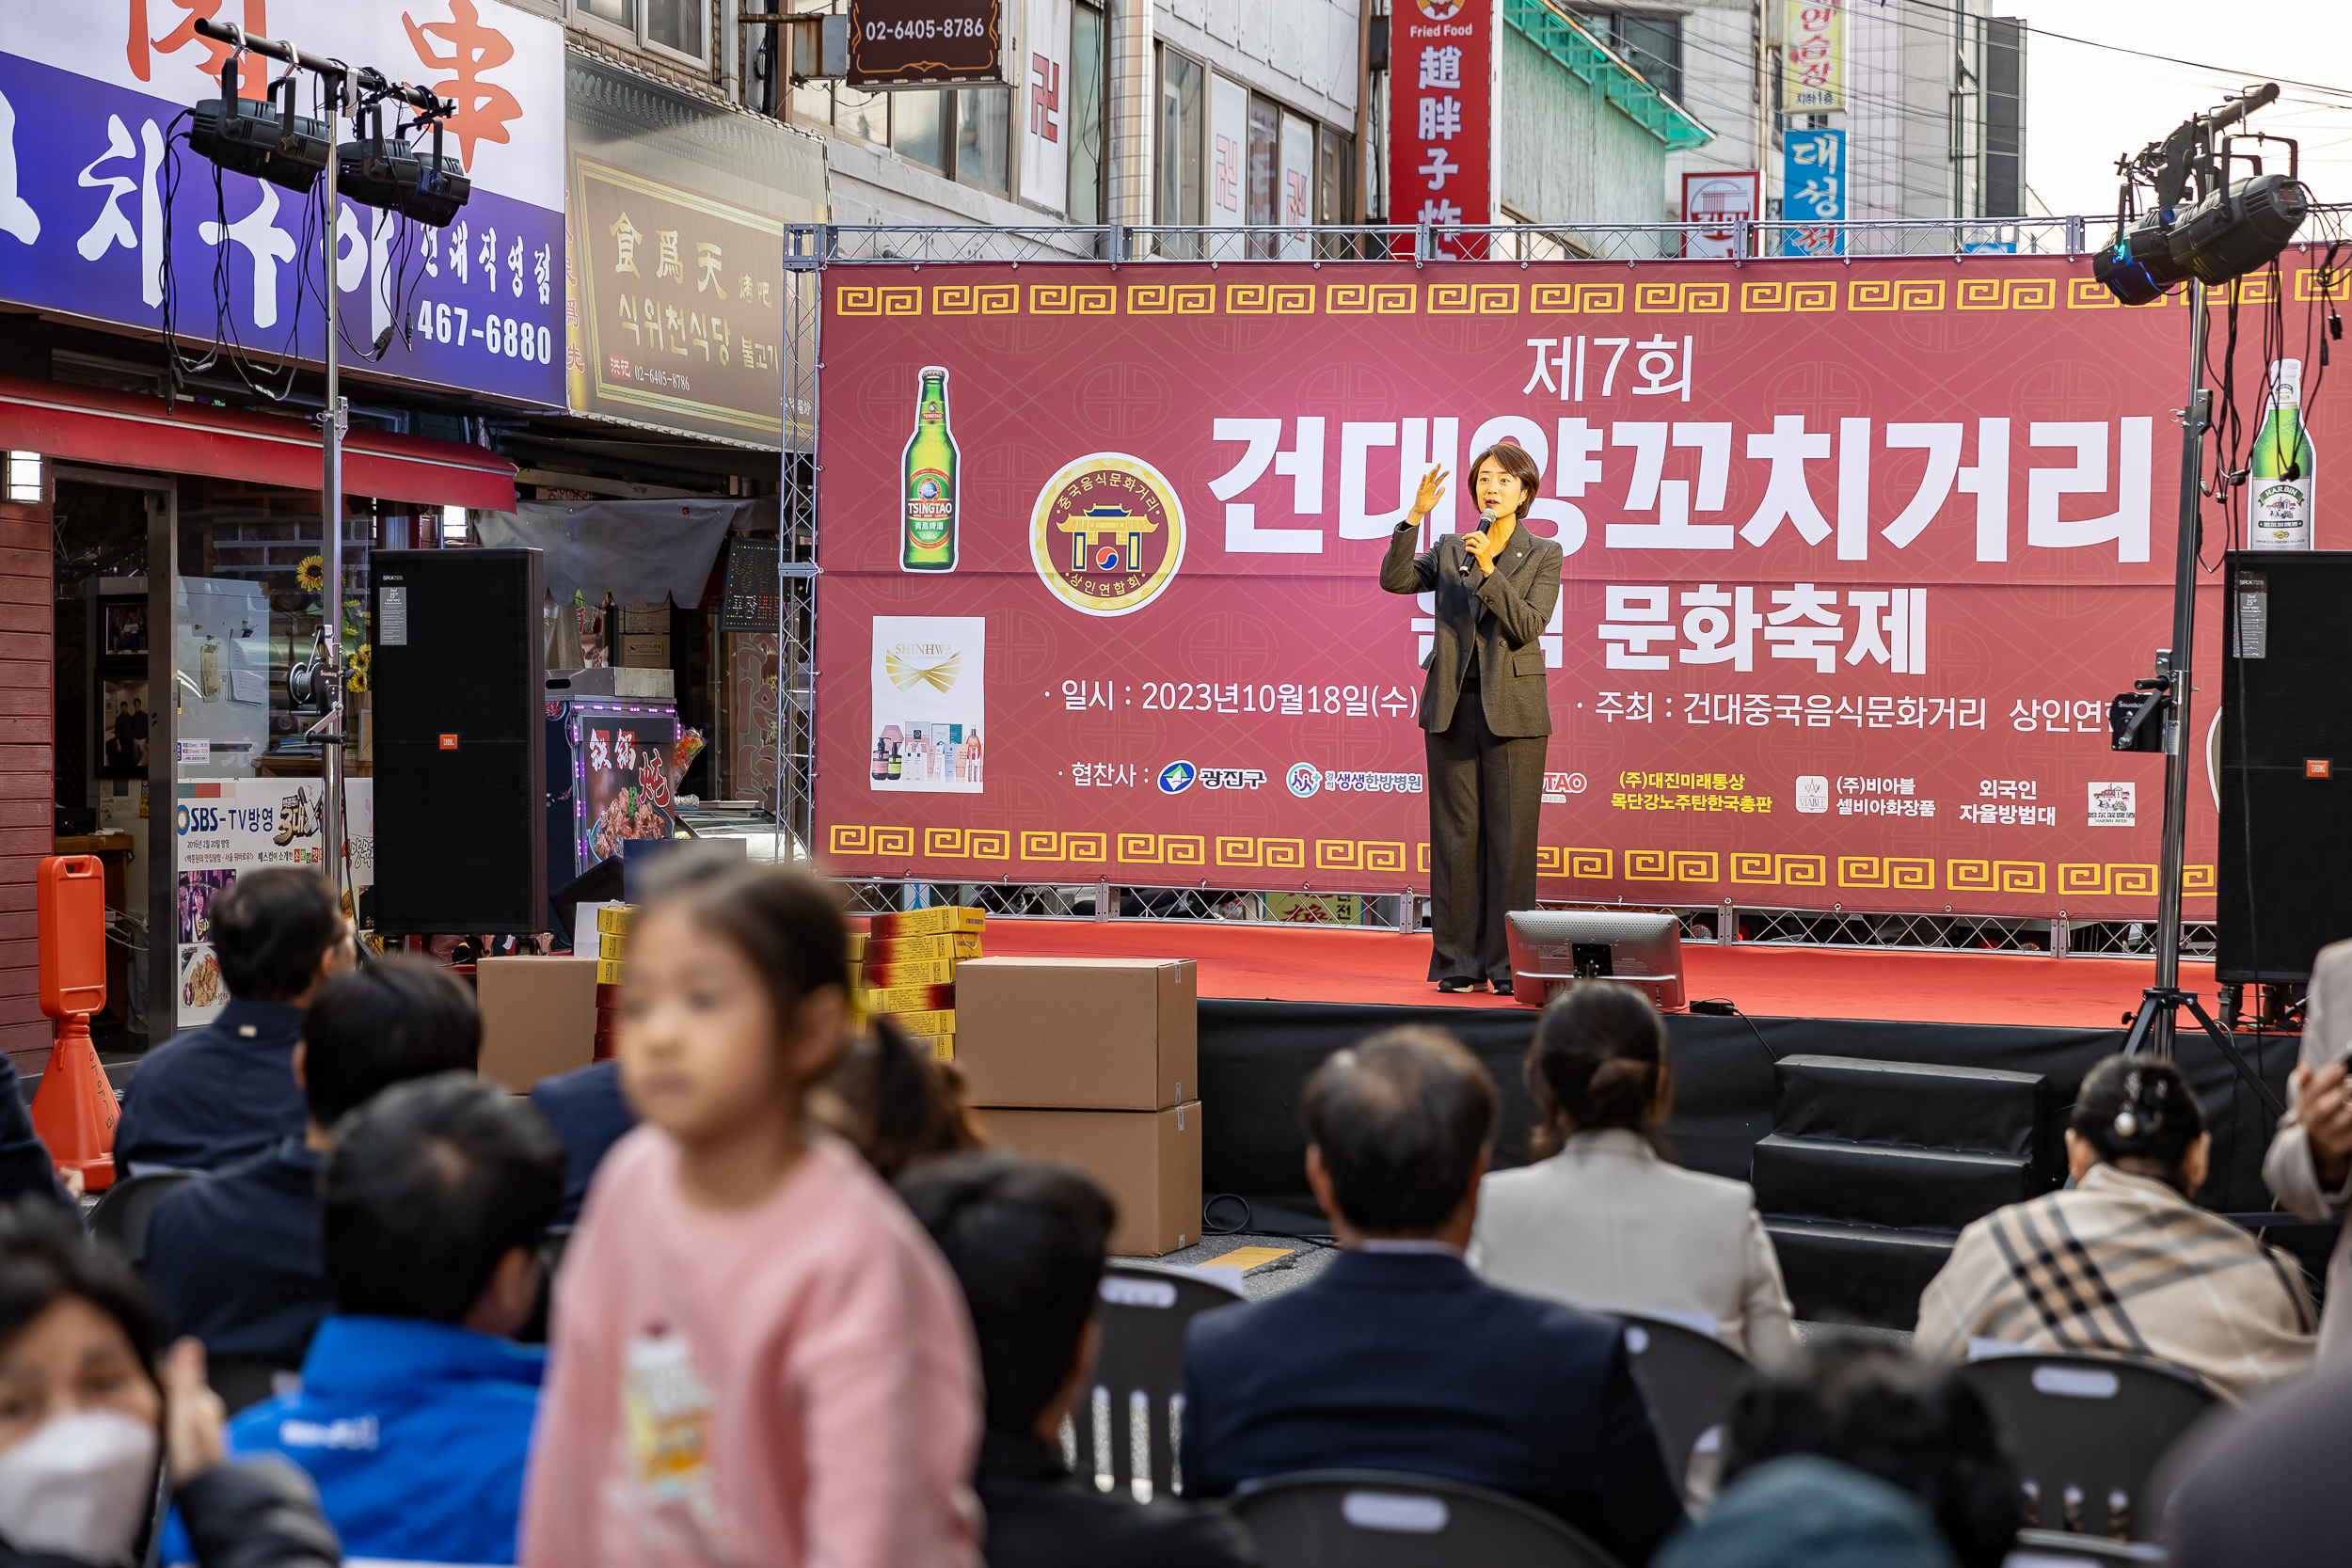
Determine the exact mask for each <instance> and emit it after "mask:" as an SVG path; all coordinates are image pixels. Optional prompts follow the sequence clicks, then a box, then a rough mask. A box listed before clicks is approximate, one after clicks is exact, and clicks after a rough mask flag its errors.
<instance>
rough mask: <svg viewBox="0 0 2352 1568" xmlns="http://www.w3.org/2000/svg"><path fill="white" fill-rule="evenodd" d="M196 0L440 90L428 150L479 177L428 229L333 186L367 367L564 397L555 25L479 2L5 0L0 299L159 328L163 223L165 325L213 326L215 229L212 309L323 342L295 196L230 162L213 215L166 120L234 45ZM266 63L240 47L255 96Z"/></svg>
mask: <svg viewBox="0 0 2352 1568" xmlns="http://www.w3.org/2000/svg"><path fill="white" fill-rule="evenodd" d="M192 10H193V11H197V12H199V14H205V15H215V16H216V19H217V20H219V21H223V22H229V21H237V22H240V23H241V24H243V25H245V26H246V27H248V28H250V29H252V30H253V31H255V32H257V33H264V32H265V33H266V35H267V36H269V37H286V38H293V39H297V40H300V41H301V44H302V47H303V48H305V49H307V50H310V51H312V52H314V53H317V54H321V55H331V56H333V57H336V58H340V59H343V60H348V61H351V62H353V63H354V64H367V65H373V66H375V67H377V68H378V69H380V70H381V71H383V72H384V73H385V74H386V75H387V76H389V77H391V78H392V79H393V80H395V81H411V82H417V83H420V84H421V85H423V86H425V87H431V88H432V89H433V90H434V91H435V92H437V93H439V94H440V95H442V96H443V97H445V98H449V99H452V100H453V101H455V103H456V104H457V113H456V115H455V117H454V118H453V119H452V120H451V122H450V126H449V131H448V133H447V143H446V150H448V151H449V152H451V153H453V154H454V155H455V156H457V157H458V158H460V159H462V160H463V161H464V163H465V165H466V170H467V173H468V174H469V177H470V178H471V179H472V182H473V195H472V198H471V199H470V200H469V201H468V203H467V204H466V206H465V208H464V209H463V210H462V211H461V212H460V213H459V214H458V215H457V218H456V221H454V222H453V223H452V224H451V225H450V226H449V227H448V228H447V229H436V228H433V227H431V226H430V225H426V224H420V223H415V222H413V221H411V220H409V219H407V218H404V217H402V216H401V215H400V214H397V213H388V212H384V211H381V210H379V209H376V208H373V207H366V206H362V205H360V204H359V203H358V202H355V201H352V200H350V199H349V198H342V199H341V200H339V201H338V203H337V211H336V214H335V222H334V252H335V264H334V274H335V285H336V288H337V289H338V290H339V291H340V293H341V295H342V299H341V309H342V312H343V323H344V330H345V332H346V333H348V334H349V336H350V337H351V339H352V340H353V341H357V342H373V341H374V340H375V339H377V338H379V337H383V336H384V335H386V334H387V333H389V346H388V347H387V349H386V351H385V354H384V357H383V359H382V361H381V363H380V365H379V366H378V367H377V369H378V370H380V372H382V373H384V374H387V375H391V376H398V377H401V378H404V379H406V380H411V381H419V382H425V383H430V384H433V385H437V386H444V387H454V388H464V389H467V390H471V391H478V392H485V393H488V394H490V395H492V396H495V397H502V398H509V399H512V400H514V401H516V402H519V403H527V404H540V405H544V406H549V407H560V406H561V405H562V404H563V402H564V370H563V350H564V297H563V289H562V281H563V280H562V273H563V269H564V30H563V27H562V25H561V24H558V23H555V22H552V21H549V20H547V19H545V18H542V17H537V16H533V15H532V14H530V13H529V12H527V11H522V10H517V9H516V8H513V7H510V6H504V5H499V4H496V3H494V0H408V3H405V4H401V5H352V4H348V3H346V0H274V3H272V4H271V5H269V6H268V8H267V12H266V17H264V14H263V6H262V0H243V3H242V5H238V4H235V3H233V0H217V3H215V4H213V5H207V6H202V7H196V6H190V5H179V6H170V7H165V6H154V7H151V6H150V5H148V4H147V3H146V0H87V3H83V4H74V5H44V4H38V3H36V0H7V3H6V4H5V5H0V192H7V193H9V194H8V197H7V198H0V297H5V298H7V299H8V300H9V301H10V302H12V303H14V304H19V305H28V306H32V307H34V308H35V309H43V310H56V311H59V312H62V313H65V314H69V315H77V316H84V317H87V318H90V319H93V320H97V321H104V322H112V323H116V324H119V325H125V326H131V327H136V328H139V329H142V330H148V331H155V330H160V329H161V328H162V327H163V325H165V324H164V294H165V290H164V275H165V242H166V236H167V234H168V237H169V242H170V256H169V261H170V266H171V269H172V271H173V273H174V275H175V276H176V277H179V278H181V279H182V280H183V283H182V286H181V287H180V288H179V289H178V291H177V300H178V307H177V308H178V312H179V314H178V316H177V319H176V320H175V321H174V322H173V324H172V325H174V327H175V328H176V329H177V331H178V332H179V333H180V334H181V335H182V336H183V337H185V338H189V339H192V340H196V341H208V340H210V339H211V337H212V336H213V333H214V331H215V301H214V299H213V288H212V279H213V277H214V276H215V252H216V250H217V249H218V248H219V247H223V246H225V247H227V248H228V249H229V250H230V253H231V256H230V264H229V265H228V266H227V267H226V268H225V269H224V270H223V276H225V277H227V279H228V284H229V295H230V297H229V299H228V301H227V302H226V305H225V306H224V307H223V309H224V310H225V312H226V314H227V316H228V317H229V319H230V325H232V326H233V327H234V329H235V331H236V333H237V334H238V336H239V337H240V338H241V339H242V341H244V343H245V344H246V347H247V349H248V350H249V351H250V352H253V353H255V354H259V355H262V356H277V355H279V354H281V353H292V354H294V355H295V356H299V357H301V358H305V359H310V360H316V359H317V358H319V357H320V356H321V355H322V354H323V353H324V351H325V348H326V312H325V311H324V310H323V309H320V308H319V306H318V303H317V294H318V291H319V289H320V288H321V286H322V278H321V276H320V275H321V273H322V272H323V271H324V268H323V267H322V265H321V262H320V259H319V252H320V249H321V245H320V244H319V242H318V239H317V237H316V235H317V230H318V229H319V228H320V224H319V221H318V219H317V217H316V216H315V215H314V213H313V211H312V209H311V207H310V206H309V205H306V203H305V202H304V200H303V198H299V197H296V196H294V195H292V194H291V193H289V192H286V191H283V190H280V189H279V188H278V186H276V185H273V184H269V183H267V182H261V181H255V180H251V179H248V178H246V177H245V176H243V175H235V174H231V175H226V176H224V177H223V179H222V182H221V201H222V205H223V206H225V210H226V214H227V218H228V221H227V224H226V226H225V227H224V226H223V225H222V224H221V222H220V221H219V218H220V214H219V213H217V212H216V211H215V200H214V196H213V181H212V179H211V177H210V168H209V166H207V165H206V164H205V162H204V160H203V159H202V158H200V157H199V156H198V155H197V154H196V153H194V152H192V151H190V150H188V149H187V147H186V146H185V145H184V143H183V142H181V141H180V140H179V138H178V137H176V136H175V135H173V123H174V121H175V120H177V119H179V118H180V116H181V115H182V113H183V111H184V110H186V109H187V108H188V107H189V106H190V105H191V104H193V103H197V102H198V101H199V100H200V99H203V98H207V97H212V98H217V97H218V96H219V94H220V79H219V71H220V62H221V60H222V59H223V58H224V57H225V56H226V55H227V53H228V50H227V47H226V46H225V45H222V44H217V43H213V42H211V41H209V40H203V39H199V38H198V37H197V36H196V34H195V32H194V31H193V29H192V28H191V26H190V24H189V22H188V18H187V14H186V13H188V12H190V11H192ZM239 12H242V15H239V14H238V13H239ZM264 22H266V24H267V25H266V27H264ZM265 80H266V78H265V76H264V74H263V73H262V71H260V70H258V69H253V68H252V67H251V66H250V65H248V68H247V69H246V72H245V76H244V87H245V90H246V92H247V93H248V94H251V95H256V96H258V95H259V93H260V92H261V90H262V87H263V85H264V82H265ZM316 91H317V87H316V84H315V83H314V82H313V81H312V80H311V79H310V77H308V76H301V77H298V78H297V84H296V92H297V96H298V98H299V100H300V103H299V107H300V109H301V110H302V112H303V113H305V114H311V113H316V112H318V105H317V104H316V103H313V97H314V95H315V94H316ZM350 134H351V133H350V131H349V129H348V127H346V128H345V129H344V130H343V132H342V135H350ZM175 161H176V163H177V165H178V167H179V169H180V171H181V178H180V180H179V182H178V183H177V185H176V187H175V186H174V184H173V182H172V179H171V170H172V166H173V164H174V162H175ZM175 188H176V190H177V194H178V200H177V201H176V202H174V203H173V204H172V207H171V212H170V214H169V221H168V223H167V220H166V213H165V203H166V200H167V195H168V194H169V193H170V192H171V191H173V190H174V189H175ZM306 267H307V268H308V269H309V271H308V274H307V276H306V274H305V271H304V269H305V268H306ZM411 291H413V294H412V293H411Z"/></svg>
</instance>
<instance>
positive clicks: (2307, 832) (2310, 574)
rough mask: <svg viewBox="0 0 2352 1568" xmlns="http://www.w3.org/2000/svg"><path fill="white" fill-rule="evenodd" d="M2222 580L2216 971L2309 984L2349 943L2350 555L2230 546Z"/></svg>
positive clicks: (2229, 978)
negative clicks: (2335, 946) (2324, 961)
mask: <svg viewBox="0 0 2352 1568" xmlns="http://www.w3.org/2000/svg"><path fill="white" fill-rule="evenodd" d="M2223 582H2224V599H2225V609H2224V613H2223V616H2222V626H2221V689H2220V690H2219V691H2218V692H2215V693H2213V694H2212V695H2213V696H2214V697H2217V698H2218V699H2219V701H2220V704H2221V734H2220V755H2219V757H2218V758H2217V765H2218V770H2219V773H2220V777H2221V842H2220V856H2219V862H2218V866H2217V871H2218V875H2219V877H2220V883H2221V885H2220V887H2219V888H2218V889H2217V892H2218V894H2219V899H2218V903H2219V906H2220V908H2219V911H2218V912H2219V922H2220V929H2219V931H2218V933H2217V944H2216V952H2215V961H2214V972H2215V974H2216V976H2217V978H2219V979H2221V980H2223V981H2225V982H2230V983H2236V982H2240V981H2261V980H2290V981H2300V980H2308V979H2310V978H2311V974H2312V955H2313V954H2315V953H2317V952H2318V951H2319V950H2320V949H2321V948H2322V947H2325V946H2326V945H2327V944H2328V943H2329V942H2336V941H2340V940H2341V939H2343V938H2345V937H2352V645H2347V643H2346V641H2345V639H2344V627H2345V626H2346V625H2347V622H2352V551H2344V550H2238V551H2232V552H2231V553H2230V554H2229V555H2228V556H2227V557H2225V558H2224V569H2223ZM2201 750H2202V748H2201V747H2197V746H2192V748H2191V755H2197V754H2198V753H2199V752H2201Z"/></svg>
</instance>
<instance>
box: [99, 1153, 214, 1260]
mask: <svg viewBox="0 0 2352 1568" xmlns="http://www.w3.org/2000/svg"><path fill="white" fill-rule="evenodd" d="M200 1174H202V1173H201V1172H199V1171H192V1170H158V1171H150V1172H148V1173H147V1174H146V1175H145V1176H134V1177H130V1178H128V1179H126V1180H120V1181H118V1182H116V1183H115V1184H114V1185H113V1186H111V1187H109V1188H107V1189H106V1191H105V1194H104V1195H103V1196H101V1197H100V1198H99V1200H98V1204H97V1207H95V1208H93V1209H92V1210H91V1211H90V1212H89V1230H90V1234H91V1235H92V1236H95V1237H96V1238H97V1239H98V1240H100V1241H102V1242H103V1243H106V1244H107V1245H108V1246H111V1247H113V1248H114V1249H115V1250H116V1251H117V1252H119V1253H120V1254H122V1256H123V1257H124V1258H125V1259H128V1260H129V1262H130V1263H131V1265H132V1267H134V1268H137V1269H144V1268H146V1267H147V1222H148V1221H149V1220H150V1219H151V1218H153V1217H154V1213H155V1205H156V1204H157V1203H158V1202H160V1201H161V1200H162V1198H163V1196H164V1195H165V1194H166V1193H167V1192H169V1191H171V1189H172V1188H174V1187H176V1186H178V1185H179V1184H180V1183H181V1182H183V1181H187V1180H193V1179H194V1178H195V1177H197V1176H199V1175H200Z"/></svg>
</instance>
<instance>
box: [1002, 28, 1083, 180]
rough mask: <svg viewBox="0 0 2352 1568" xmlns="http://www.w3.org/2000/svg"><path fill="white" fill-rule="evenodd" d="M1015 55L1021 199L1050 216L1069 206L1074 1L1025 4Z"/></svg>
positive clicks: (1014, 95) (1015, 113)
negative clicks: (1072, 9) (1071, 56)
mask: <svg viewBox="0 0 2352 1568" xmlns="http://www.w3.org/2000/svg"><path fill="white" fill-rule="evenodd" d="M1023 15H1024V17H1025V23H1024V24H1023V27H1022V32H1021V37H1020V39H1019V40H1018V42H1019V45H1020V47H1019V48H1018V49H1016V50H1015V51H1014V55H1015V56H1016V61H1015V63H1016V65H1017V67H1018V69H1017V70H1016V71H1014V73H1013V89H1012V90H1013V118H1014V119H1015V121H1016V122H1017V123H1018V124H1019V126H1020V131H1021V198H1022V199H1023V200H1025V201H1027V202H1030V203H1031V204H1033V205H1035V206H1039V207H1042V208H1044V209H1045V210H1046V211H1047V212H1049V213H1060V212H1066V211H1068V210H1069V207H1070V137H1071V127H1072V126H1073V124H1074V123H1075V121H1074V120H1073V118H1072V111H1073V108H1074V107H1075V104H1074V103H1073V100H1072V98H1071V96H1070V84H1069V82H1068V80H1067V78H1068V76H1069V72H1070V0H1024V7H1023Z"/></svg>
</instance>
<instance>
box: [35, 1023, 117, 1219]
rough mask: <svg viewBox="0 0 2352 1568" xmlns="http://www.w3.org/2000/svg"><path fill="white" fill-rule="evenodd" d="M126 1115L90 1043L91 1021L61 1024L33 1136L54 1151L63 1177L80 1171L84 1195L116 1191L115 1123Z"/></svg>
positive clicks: (43, 1081)
mask: <svg viewBox="0 0 2352 1568" xmlns="http://www.w3.org/2000/svg"><path fill="white" fill-rule="evenodd" d="M121 1114H122V1113H121V1108H120V1107H119V1105H118V1104H117V1102H116V1101H115V1091H114V1085H111V1084H109V1083H108V1082H107V1081H106V1069H104V1068H103V1067H101V1066H99V1065H98V1048H97V1047H96V1046H95V1045H92V1044H91V1043H90V1037H89V1020H88V1019H87V1018H86V1017H84V1016H83V1015H82V1014H80V1013H74V1014H72V1015H70V1016H68V1017H66V1018H63V1019H60V1020H58V1022H57V1043H56V1045H54V1046H52V1047H51V1048H50V1051H49V1068H48V1070H46V1071H45V1072H43V1073H42V1074H41V1075H40V1088H38V1089H36V1090H34V1091H33V1131H34V1132H38V1133H40V1141H41V1142H42V1143H44V1144H47V1145H48V1146H49V1158H50V1159H51V1160H53V1161H55V1162H56V1166H57V1171H58V1174H60V1175H63V1174H64V1173H65V1172H67V1171H79V1172H81V1173H82V1190H83V1191H84V1192H90V1193H95V1192H103V1191H104V1190H105V1189H106V1188H108V1187H111V1186H113V1185H114V1180H115V1156H114V1147H115V1122H116V1121H117V1120H118V1119H119V1117H121Z"/></svg>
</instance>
